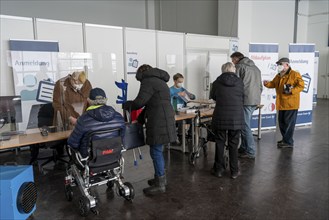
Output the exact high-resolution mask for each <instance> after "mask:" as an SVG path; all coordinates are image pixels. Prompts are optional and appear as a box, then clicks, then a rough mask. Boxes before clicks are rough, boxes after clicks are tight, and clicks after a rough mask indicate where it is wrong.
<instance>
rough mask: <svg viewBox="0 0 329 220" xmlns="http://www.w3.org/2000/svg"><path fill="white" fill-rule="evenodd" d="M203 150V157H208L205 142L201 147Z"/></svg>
mask: <svg viewBox="0 0 329 220" xmlns="http://www.w3.org/2000/svg"><path fill="white" fill-rule="evenodd" d="M202 148H203V156H204V157H208V146H207V142H206V143H204V145H203V146H202Z"/></svg>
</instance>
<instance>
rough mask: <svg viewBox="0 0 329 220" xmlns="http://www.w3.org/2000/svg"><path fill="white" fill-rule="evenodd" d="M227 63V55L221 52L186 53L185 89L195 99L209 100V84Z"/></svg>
mask: <svg viewBox="0 0 329 220" xmlns="http://www.w3.org/2000/svg"><path fill="white" fill-rule="evenodd" d="M227 61H228V54H227V53H223V52H222V53H220V52H210V51H191V52H187V55H186V68H187V73H186V77H185V88H186V89H187V90H188V91H189V92H191V93H193V94H195V95H196V98H197V99H209V92H210V86H211V83H212V82H213V81H214V80H216V78H217V77H218V76H219V75H220V74H221V66H222V65H223V64H224V63H226V62H227Z"/></svg>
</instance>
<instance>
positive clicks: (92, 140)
mask: <svg viewBox="0 0 329 220" xmlns="http://www.w3.org/2000/svg"><path fill="white" fill-rule="evenodd" d="M121 132H122V130H121V129H111V130H105V131H94V132H90V133H88V134H87V137H88V140H89V156H88V157H86V158H82V156H81V154H80V153H79V152H78V151H77V150H75V149H73V148H71V147H68V148H67V150H68V154H69V156H70V158H71V160H70V164H69V166H68V168H67V171H66V172H67V173H66V176H65V196H66V199H67V200H68V201H72V200H73V196H74V193H73V188H74V187H77V188H78V189H79V190H78V191H79V194H80V195H79V199H78V207H79V212H80V215H81V216H83V217H85V216H87V215H88V214H89V212H90V211H91V212H93V213H94V214H96V215H98V214H99V212H98V210H97V209H96V205H97V198H96V196H94V195H92V193H91V187H97V186H101V185H104V184H106V185H107V187H108V189H110V190H112V188H113V187H114V186H115V185H116V189H117V194H118V195H120V196H122V197H123V198H125V199H126V200H127V201H132V200H133V199H134V196H135V192H134V187H133V186H132V184H131V183H129V182H123V180H122V179H123V177H122V174H123V171H124V158H123V157H122V152H124V151H125V148H124V147H123V144H122V137H121V135H120V133H121ZM109 133H112V134H111V135H112V136H114V137H111V138H104V136H107V135H109ZM102 137H103V138H102Z"/></svg>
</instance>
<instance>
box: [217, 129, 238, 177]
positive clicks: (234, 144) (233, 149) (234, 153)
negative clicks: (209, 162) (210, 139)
mask: <svg viewBox="0 0 329 220" xmlns="http://www.w3.org/2000/svg"><path fill="white" fill-rule="evenodd" d="M240 135H241V130H218V131H216V139H215V140H216V151H215V164H214V169H216V170H219V171H224V169H225V160H224V149H225V143H226V139H227V143H228V148H229V158H230V170H231V173H235V172H238V171H239V167H238V145H239V138H240Z"/></svg>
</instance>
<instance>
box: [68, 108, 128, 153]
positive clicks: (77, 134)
mask: <svg viewBox="0 0 329 220" xmlns="http://www.w3.org/2000/svg"><path fill="white" fill-rule="evenodd" d="M92 107H93V106H92ZM88 109H89V108H88ZM115 128H122V129H123V130H122V131H123V132H122V133H121V134H120V135H121V136H122V137H124V134H125V128H126V127H125V121H124V118H123V117H122V115H121V114H120V113H119V112H117V111H115V110H114V109H113V108H112V107H111V106H107V105H103V106H100V107H98V108H95V109H91V110H87V111H86V112H85V113H83V114H82V115H81V116H80V117H79V118H78V120H77V124H76V125H75V128H74V130H73V132H72V134H71V135H70V137H69V139H68V140H67V143H68V145H70V147H72V148H76V149H79V152H80V154H81V156H82V157H86V156H88V154H89V153H88V147H89V141H88V135H87V134H88V133H89V132H92V131H101V130H109V129H115ZM117 135H118V134H117V133H115V134H111V135H101V136H97V137H96V138H98V139H100V138H110V137H115V136H117Z"/></svg>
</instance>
